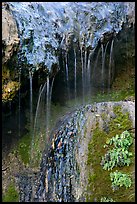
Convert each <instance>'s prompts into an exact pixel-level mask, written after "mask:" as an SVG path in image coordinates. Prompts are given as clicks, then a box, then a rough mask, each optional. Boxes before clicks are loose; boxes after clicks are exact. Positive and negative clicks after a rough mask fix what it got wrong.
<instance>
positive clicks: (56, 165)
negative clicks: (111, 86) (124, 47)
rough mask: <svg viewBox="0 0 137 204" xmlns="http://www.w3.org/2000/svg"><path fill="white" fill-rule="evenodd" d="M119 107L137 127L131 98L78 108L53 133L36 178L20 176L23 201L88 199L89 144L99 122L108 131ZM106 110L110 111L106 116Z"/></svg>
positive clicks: (21, 198) (74, 200)
mask: <svg viewBox="0 0 137 204" xmlns="http://www.w3.org/2000/svg"><path fill="white" fill-rule="evenodd" d="M116 106H121V108H122V111H123V113H124V112H129V115H130V119H131V121H132V122H133V123H132V124H133V128H134V127H135V103H134V102H132V101H124V102H102V103H94V104H92V105H86V106H83V107H81V108H79V109H78V110H76V111H75V112H74V113H72V114H71V115H69V117H67V120H66V119H65V120H64V121H63V122H62V123H61V124H60V126H59V127H58V128H57V129H56V130H55V132H53V134H52V142H51V146H50V148H49V149H48V151H46V152H45V153H44V154H43V157H42V162H41V165H40V172H39V173H38V174H37V176H36V177H37V178H34V176H32V177H30V176H28V178H27V177H26V176H24V177H20V179H19V186H20V189H21V192H20V201H21V202H24V201H25V202H29V201H34V202H78V201H80V202H83V201H86V195H87V194H86V193H87V189H86V187H87V185H88V169H87V157H88V144H89V141H91V139H92V133H93V130H94V129H95V128H96V125H97V124H98V125H99V128H100V129H101V130H103V129H104V130H105V131H108V130H107V129H108V122H109V121H110V119H111V118H115V117H116V116H115V114H114V112H113V108H114V107H116ZM104 113H107V116H106V118H105V119H104V118H103V114H104Z"/></svg>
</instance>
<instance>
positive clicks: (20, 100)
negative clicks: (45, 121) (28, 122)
mask: <svg viewBox="0 0 137 204" xmlns="http://www.w3.org/2000/svg"><path fill="white" fill-rule="evenodd" d="M20 84H21V68H19V85H20ZM20 112H21V93H20V88H19V137H20V128H21V124H20V122H21V120H20V116H21V115H20Z"/></svg>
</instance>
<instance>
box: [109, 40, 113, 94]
mask: <svg viewBox="0 0 137 204" xmlns="http://www.w3.org/2000/svg"><path fill="white" fill-rule="evenodd" d="M113 45H114V39H112V42H111V47H110V57H109V74H108V91H110V83H111V80H113V76H114V66H113V63H112V60H113Z"/></svg>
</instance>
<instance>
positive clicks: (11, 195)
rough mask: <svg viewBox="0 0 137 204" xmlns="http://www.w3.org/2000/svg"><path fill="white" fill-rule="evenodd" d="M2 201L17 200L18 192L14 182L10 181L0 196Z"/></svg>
mask: <svg viewBox="0 0 137 204" xmlns="http://www.w3.org/2000/svg"><path fill="white" fill-rule="evenodd" d="M2 201H3V202H19V194H18V192H17V190H16V188H15V184H14V183H11V184H10V185H9V186H8V188H7V190H6V192H5V194H4V195H3V197H2Z"/></svg>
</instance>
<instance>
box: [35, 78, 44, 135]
mask: <svg viewBox="0 0 137 204" xmlns="http://www.w3.org/2000/svg"><path fill="white" fill-rule="evenodd" d="M46 83H47V82H45V84H44V85H43V88H42V85H41V86H40V88H39V96H38V102H37V108H36V113H35V120H34V135H35V129H36V122H37V117H38V110H39V106H40V100H41V96H42V93H43V92H44V89H45V87H46Z"/></svg>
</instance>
